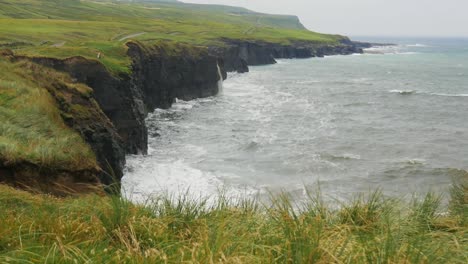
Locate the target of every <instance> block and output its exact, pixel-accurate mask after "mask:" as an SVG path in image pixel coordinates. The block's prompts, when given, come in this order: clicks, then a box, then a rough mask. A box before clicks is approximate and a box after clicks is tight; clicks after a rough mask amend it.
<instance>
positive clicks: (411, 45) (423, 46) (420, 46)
mask: <svg viewBox="0 0 468 264" xmlns="http://www.w3.org/2000/svg"><path fill="white" fill-rule="evenodd" d="M406 47H413V48H428V47H430V46H428V45H425V44H420V43H416V44H408V45H406Z"/></svg>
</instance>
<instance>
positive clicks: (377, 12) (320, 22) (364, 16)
mask: <svg viewBox="0 0 468 264" xmlns="http://www.w3.org/2000/svg"><path fill="white" fill-rule="evenodd" d="M182 1H183V2H191V3H207V4H226V5H234V6H242V7H246V8H249V9H251V10H254V11H258V12H266V13H275V14H292V15H297V16H299V18H300V19H301V21H302V23H303V24H304V25H305V26H306V27H307V28H308V29H310V30H314V31H319V32H323V33H338V34H344V35H349V36H451V37H461V36H463V37H468V0H182Z"/></svg>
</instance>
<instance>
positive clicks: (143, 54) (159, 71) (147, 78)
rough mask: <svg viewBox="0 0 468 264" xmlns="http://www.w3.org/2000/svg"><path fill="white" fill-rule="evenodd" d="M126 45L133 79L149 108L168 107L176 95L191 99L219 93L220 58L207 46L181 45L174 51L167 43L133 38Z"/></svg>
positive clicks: (180, 97) (183, 98) (179, 97)
mask: <svg viewBox="0 0 468 264" xmlns="http://www.w3.org/2000/svg"><path fill="white" fill-rule="evenodd" d="M127 46H128V48H129V50H128V55H129V56H130V57H131V58H132V59H133V65H132V72H133V74H132V79H133V82H134V84H135V85H136V86H137V87H138V89H139V90H140V91H141V95H142V100H143V102H144V104H145V106H146V110H147V111H153V110H154V109H155V108H169V107H171V105H172V103H173V102H174V101H175V99H176V98H178V99H182V100H192V99H195V98H201V97H208V96H213V95H216V94H217V93H218V81H219V79H220V77H219V73H218V68H217V65H218V59H217V58H216V57H215V56H212V55H209V54H208V52H207V51H205V49H202V48H196V47H191V48H187V47H181V48H180V50H179V52H178V54H176V55H173V54H170V53H168V52H167V50H166V49H165V48H164V47H157V46H155V47H143V46H142V45H139V44H137V43H134V42H129V43H128V44H127ZM184 48H185V49H184ZM193 49H195V50H193Z"/></svg>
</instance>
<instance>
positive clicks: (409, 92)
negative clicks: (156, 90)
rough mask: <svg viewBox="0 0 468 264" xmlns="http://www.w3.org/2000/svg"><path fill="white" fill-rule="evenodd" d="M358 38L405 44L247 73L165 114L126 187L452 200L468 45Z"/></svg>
mask: <svg viewBox="0 0 468 264" xmlns="http://www.w3.org/2000/svg"><path fill="white" fill-rule="evenodd" d="M354 40H360V41H371V42H380V43H394V44H396V45H395V46H382V47H374V48H371V49H368V50H366V52H365V54H355V55H348V56H329V57H325V58H310V59H284V60H278V63H277V64H275V65H266V66H256V67H250V72H249V73H244V74H237V73H230V74H229V76H228V79H227V80H225V81H224V83H223V84H222V89H221V93H220V94H219V95H218V96H215V97H210V98H204V99H197V100H193V101H187V102H186V101H180V100H178V101H177V102H176V103H175V104H174V105H173V107H172V108H170V109H167V110H162V109H156V110H155V111H154V112H153V113H151V114H150V115H149V116H148V118H147V124H148V127H149V135H150V138H149V153H148V155H130V156H128V157H127V167H126V170H125V176H124V178H123V181H122V183H123V184H122V188H123V192H124V193H125V194H126V195H127V197H129V198H130V199H132V200H135V201H144V200H145V199H148V198H149V197H154V196H160V195H165V196H167V195H170V196H171V197H177V196H187V195H188V196H190V197H193V198H194V199H197V198H212V197H219V195H223V196H228V197H247V198H248V197H252V198H260V199H263V198H265V199H266V198H267V197H270V196H271V195H272V194H273V195H274V194H276V193H284V194H287V195H289V196H290V197H292V198H293V199H294V200H298V201H299V200H302V199H308V198H307V197H309V196H310V195H311V193H318V192H319V193H320V195H321V196H322V197H323V199H325V200H327V201H332V202H333V201H334V202H336V201H345V200H349V199H352V198H353V197H356V196H359V195H365V194H368V193H370V192H374V191H376V190H377V191H379V192H381V193H382V194H383V195H384V196H389V197H395V198H399V199H400V198H401V199H406V198H408V199H411V198H413V197H415V196H416V197H418V196H423V195H425V194H426V193H428V192H434V193H437V194H440V195H442V197H445V198H444V199H447V197H448V196H449V191H450V187H451V185H452V184H453V182H457V181H459V180H460V179H463V178H466V177H468V172H467V171H468V39H429V38H428V39H423V38H370V37H360V38H355V39H354Z"/></svg>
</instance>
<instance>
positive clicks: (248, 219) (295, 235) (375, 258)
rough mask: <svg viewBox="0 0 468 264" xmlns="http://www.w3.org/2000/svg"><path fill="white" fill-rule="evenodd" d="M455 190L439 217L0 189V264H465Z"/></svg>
mask: <svg viewBox="0 0 468 264" xmlns="http://www.w3.org/2000/svg"><path fill="white" fill-rule="evenodd" d="M464 186H465V187H466V185H464ZM462 188H463V187H462ZM460 190H461V189H460V185H457V186H455V187H454V189H453V191H454V192H455V193H456V194H454V195H453V196H452V200H451V206H450V210H449V211H447V210H445V208H442V207H441V200H440V199H439V197H438V196H436V195H433V194H428V195H427V196H425V197H423V199H414V200H413V201H411V202H404V201H400V200H397V199H390V198H386V197H384V196H383V195H382V194H381V193H380V192H378V191H377V192H373V193H370V194H369V195H367V196H359V197H356V199H354V200H352V201H350V202H348V203H343V204H342V205H341V206H340V207H339V208H330V207H328V206H327V205H326V204H324V203H323V202H322V201H321V199H320V194H317V193H310V195H309V199H308V200H307V201H305V202H304V203H301V204H295V203H294V202H293V200H292V199H291V198H290V197H289V196H288V195H287V194H272V195H271V201H270V202H269V203H261V202H259V201H258V200H256V199H229V198H228V197H226V196H223V195H221V198H219V199H217V200H216V201H215V202H214V203H213V202H208V200H206V199H201V200H191V199H190V198H188V197H189V196H188V195H187V194H186V195H181V196H180V197H170V196H161V197H154V198H153V199H151V200H148V202H147V203H146V204H145V205H137V204H133V203H131V202H129V201H128V200H126V199H124V198H122V197H118V196H110V197H104V198H103V197H98V196H92V195H91V196H84V197H80V198H65V199H63V198H62V199H57V198H53V197H50V196H44V195H31V194H28V193H25V192H22V191H17V190H13V189H10V188H8V187H5V186H0V211H1V212H2V214H0V262H9V263H466V262H467V261H468V256H467V252H468V241H467V231H468V227H467V225H466V222H464V221H462V219H463V216H466V210H465V209H463V208H462V207H464V208H466V199H465V198H464V196H460V195H459V194H458V192H459V191H460ZM465 190H466V189H465ZM465 193H466V192H465Z"/></svg>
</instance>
